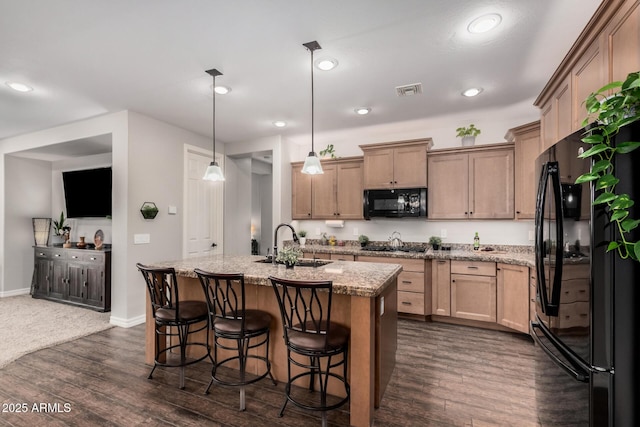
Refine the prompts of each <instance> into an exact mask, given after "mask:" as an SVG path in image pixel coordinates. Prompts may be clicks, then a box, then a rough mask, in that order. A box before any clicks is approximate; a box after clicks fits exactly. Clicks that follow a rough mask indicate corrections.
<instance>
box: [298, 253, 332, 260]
mask: <svg viewBox="0 0 640 427" xmlns="http://www.w3.org/2000/svg"><path fill="white" fill-rule="evenodd" d="M302 256H303V257H304V258H310V259H313V252H303V253H302ZM316 259H331V254H325V253H316Z"/></svg>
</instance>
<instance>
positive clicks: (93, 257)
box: [82, 252, 105, 264]
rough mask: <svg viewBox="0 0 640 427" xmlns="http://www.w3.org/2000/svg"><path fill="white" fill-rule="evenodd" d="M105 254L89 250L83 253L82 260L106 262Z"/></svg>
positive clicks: (97, 262)
mask: <svg viewBox="0 0 640 427" xmlns="http://www.w3.org/2000/svg"><path fill="white" fill-rule="evenodd" d="M104 258H105V254H104V253H102V252H87V253H85V254H82V260H83V261H85V262H94V263H96V264H103V263H104V261H105V260H104Z"/></svg>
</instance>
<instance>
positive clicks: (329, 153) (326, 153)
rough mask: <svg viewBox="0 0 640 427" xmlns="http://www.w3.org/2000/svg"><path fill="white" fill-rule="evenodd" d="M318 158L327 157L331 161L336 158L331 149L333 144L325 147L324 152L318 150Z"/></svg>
mask: <svg viewBox="0 0 640 427" xmlns="http://www.w3.org/2000/svg"><path fill="white" fill-rule="evenodd" d="M320 156H322V157H329V158H331V159H335V158H336V152H335V150H334V149H333V144H329V145H327V148H325V149H324V150H320Z"/></svg>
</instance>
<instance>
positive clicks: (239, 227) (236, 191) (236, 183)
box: [224, 157, 252, 255]
mask: <svg viewBox="0 0 640 427" xmlns="http://www.w3.org/2000/svg"><path fill="white" fill-rule="evenodd" d="M225 179H226V181H225V190H226V191H225V192H224V212H225V215H224V253H225V254H226V255H250V254H251V193H252V190H251V158H250V157H243V158H233V157H227V158H226V160H225Z"/></svg>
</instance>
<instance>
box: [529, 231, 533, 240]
mask: <svg viewBox="0 0 640 427" xmlns="http://www.w3.org/2000/svg"><path fill="white" fill-rule="evenodd" d="M533 240H534V237H533V230H529V241H530V242H533Z"/></svg>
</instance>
